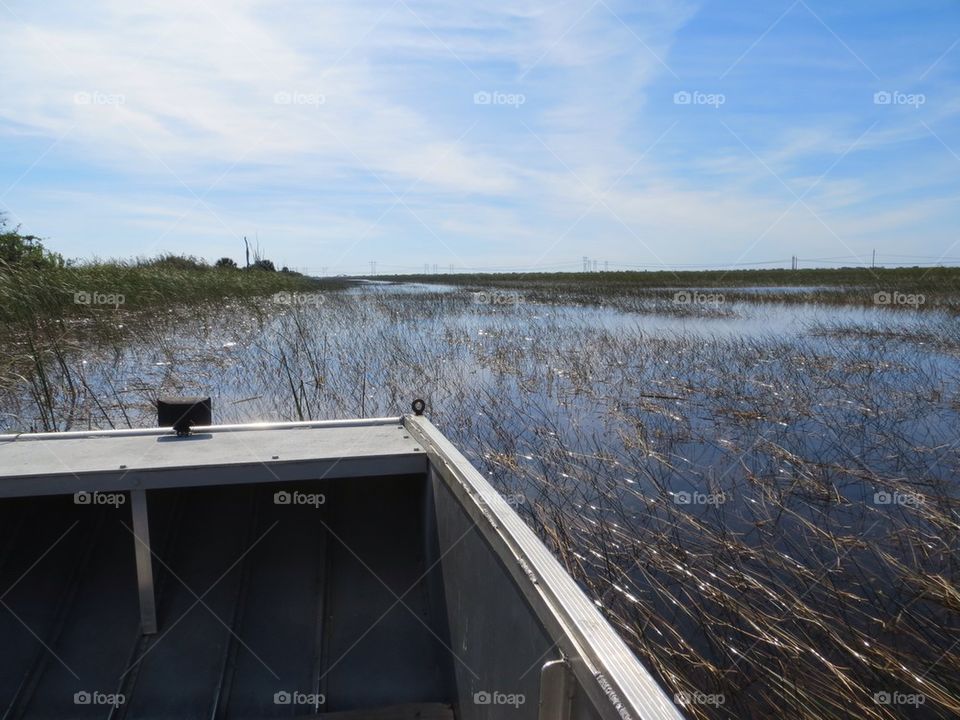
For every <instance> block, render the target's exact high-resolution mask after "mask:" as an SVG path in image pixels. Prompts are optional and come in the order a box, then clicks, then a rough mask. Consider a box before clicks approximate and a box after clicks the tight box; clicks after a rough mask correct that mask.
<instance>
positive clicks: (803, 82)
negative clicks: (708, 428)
mask: <svg viewBox="0 0 960 720" xmlns="http://www.w3.org/2000/svg"><path fill="white" fill-rule="evenodd" d="M0 32H2V34H3V37H4V42H3V43H2V44H0V87H2V88H3V92H2V100H0V210H2V211H5V212H7V213H8V214H9V216H10V219H11V220H12V221H13V222H15V223H21V224H22V226H23V229H24V230H25V231H28V232H31V233H33V234H36V235H40V236H42V237H45V238H47V239H48V243H47V244H48V245H49V246H50V247H52V248H53V249H55V250H58V251H60V252H62V253H63V254H65V255H67V256H69V257H93V256H99V257H129V256H133V255H151V254H155V253H157V252H159V251H171V252H183V253H190V254H196V255H200V256H203V257H206V258H208V259H215V258H217V257H220V256H223V255H229V256H232V257H234V258H235V259H237V260H240V259H241V258H242V247H243V246H242V236H243V235H248V236H250V237H251V238H252V237H254V236H258V237H259V241H260V244H261V246H262V247H263V248H264V250H265V253H266V255H267V256H269V257H272V258H274V259H275V260H276V261H277V262H279V263H281V264H286V265H289V266H291V267H296V268H303V269H307V270H309V271H312V272H318V273H319V272H320V271H321V269H323V268H326V271H327V272H328V273H341V272H342V273H358V272H369V269H370V261H371V260H376V261H377V270H378V272H382V273H386V272H405V271H417V270H422V269H423V267H424V265H425V264H427V265H428V266H429V267H431V268H432V267H433V265H434V264H436V265H437V266H438V269H441V270H446V269H448V268H449V267H450V265H453V266H454V267H455V269H457V270H467V269H495V268H502V269H536V268H542V269H546V270H561V269H571V270H574V269H578V268H580V267H581V266H582V262H581V258H582V257H583V256H589V257H590V258H593V259H596V260H597V261H598V263H599V266H600V267H603V266H604V263H609V267H610V268H611V269H614V268H617V269H619V268H624V267H633V266H643V267H651V268H652V267H658V266H667V267H679V266H688V265H689V266H692V265H704V266H707V265H709V266H718V267H726V266H739V265H747V264H750V263H766V262H773V261H783V264H789V258H790V257H791V256H792V255H797V256H799V257H800V258H801V260H802V265H801V266H803V264H806V265H808V266H809V265H830V264H836V263H840V262H845V261H846V262H850V263H854V262H856V261H857V259H859V260H861V261H864V262H866V261H869V259H870V255H871V253H872V251H873V250H876V252H877V254H878V257H879V258H880V261H881V262H885V263H904V264H914V263H926V262H934V261H936V260H937V259H938V258H941V257H944V258H947V259H949V260H951V261H954V262H956V261H957V258H960V233H958V230H957V229H958V227H960V224H958V220H960V203H958V202H957V200H958V194H960V93H958V88H960V82H958V80H960V73H958V70H960V5H958V4H957V3H956V2H953V1H948V0H943V1H942V2H922V1H920V2H913V3H904V2H882V1H881V2H877V1H873V2H844V3H835V2H825V1H824V0H772V1H771V2H767V3H759V2H750V3H747V2H738V1H734V0H726V1H725V2H719V1H711V2H701V3H694V2H683V3H678V2H667V1H666V0H659V1H657V0H654V1H653V2H646V3H642V4H641V3H629V2H616V1H615V0H585V1H581V0H577V1H576V2H534V1H532V0H531V1H526V0H517V1H515V2H496V1H491V2H486V3H483V6H482V7H458V6H456V5H455V4H453V3H444V2H419V1H415V0H392V1H391V0H388V1H386V2H366V3H360V2H324V3H320V2H307V1H306V0H301V1H298V2H255V1H253V0H190V1H189V2H187V1H185V0H183V1H182V0H164V1H162V2H160V1H155V0H141V1H138V2H136V3H131V2H129V1H128V0H106V1H102V2H97V1H96V0H87V1H86V2H82V3H81V2H61V1H58V0H50V1H49V2H44V3H35V2H26V1H23V0H0ZM955 244H956V245H955ZM820 259H822V260H820Z"/></svg>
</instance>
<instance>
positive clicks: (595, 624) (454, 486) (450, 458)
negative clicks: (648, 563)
mask: <svg viewBox="0 0 960 720" xmlns="http://www.w3.org/2000/svg"><path fill="white" fill-rule="evenodd" d="M404 425H405V427H407V428H408V429H409V430H410V432H411V435H413V436H414V437H415V438H417V439H418V440H419V441H420V443H421V444H422V446H423V448H424V450H426V452H427V456H428V457H429V458H430V464H431V465H432V466H433V468H434V469H435V470H436V471H437V472H438V473H439V474H440V475H441V476H442V477H443V479H444V480H445V481H446V483H447V485H448V487H449V488H450V490H451V491H452V492H453V493H454V494H455V495H456V496H457V497H458V498H459V500H460V501H461V503H462V504H463V506H464V508H465V509H466V510H467V512H468V514H469V515H470V516H471V518H472V520H473V521H474V523H475V524H476V527H477V529H478V530H479V531H480V532H481V534H482V535H483V536H484V537H485V538H486V540H487V541H488V543H489V544H490V546H491V547H492V548H493V550H494V551H495V552H496V553H497V554H498V555H499V556H500V558H501V561H502V562H503V563H504V565H505V566H506V568H507V570H508V572H509V573H510V574H511V576H512V577H513V578H514V581H515V582H516V583H517V585H518V587H520V589H521V591H522V592H523V593H524V595H525V596H526V598H527V600H528V601H529V602H530V604H531V606H532V607H533V608H534V610H535V611H536V613H537V615H538V616H539V618H540V620H541V622H543V623H544V624H545V625H546V626H547V627H548V628H552V629H554V630H555V631H559V632H558V633H557V634H559V636H560V638H561V641H560V642H559V645H560V647H561V648H562V649H563V651H564V652H565V653H566V654H568V655H569V656H570V658H571V659H572V660H573V662H572V663H571V666H572V670H573V672H574V673H575V674H576V675H577V676H578V678H579V680H580V682H581V684H582V686H583V687H584V688H585V689H586V691H587V693H588V694H589V695H591V697H592V699H593V701H594V705H595V707H596V708H597V709H598V711H600V712H601V713H602V714H603V715H604V717H608V718H611V720H629V719H631V718H637V719H642V720H683V715H682V714H681V713H680V711H679V709H678V708H677V706H676V705H674V704H673V702H671V700H670V698H669V696H668V695H667V694H666V693H665V692H664V690H663V688H662V687H660V684H659V683H658V682H657V681H656V680H655V679H654V678H653V676H652V675H651V674H650V672H649V671H648V670H647V669H646V668H645V667H644V666H643V665H642V664H641V663H640V662H639V661H638V660H637V658H636V656H635V655H634V654H633V652H632V651H631V650H630V649H629V648H628V647H627V645H626V643H625V642H624V641H623V639H622V638H621V637H620V636H619V635H618V634H617V633H616V631H615V630H614V629H613V628H612V627H611V626H610V624H609V623H608V622H607V621H606V619H605V618H604V617H603V616H602V615H601V614H600V612H599V611H598V610H597V608H596V607H595V606H594V604H593V603H592V602H591V600H590V599H589V598H588V597H587V595H586V594H585V593H584V592H583V590H581V588H580V586H579V585H577V583H576V582H575V581H574V579H573V578H572V577H571V576H570V574H569V573H568V572H567V571H566V570H565V569H564V568H563V566H562V565H561V564H560V562H559V561H558V560H557V559H556V557H554V555H553V554H552V553H551V552H550V550H549V549H548V548H547V547H546V545H544V544H543V542H542V541H541V540H540V538H539V537H537V535H536V533H534V531H533V530H532V529H531V528H530V526H528V525H527V524H526V523H525V522H524V521H523V519H522V518H521V517H520V516H519V515H518V514H517V513H516V511H515V510H514V509H513V508H511V507H510V506H509V505H508V504H507V502H506V500H504V498H503V497H502V496H501V495H500V494H499V493H498V492H497V491H496V489H494V487H493V486H492V485H491V484H490V483H489V482H487V480H486V478H484V477H483V475H482V474H481V473H480V472H479V471H478V470H477V469H476V468H475V467H474V466H473V464H472V463H470V461H469V460H468V459H467V458H466V457H465V456H464V455H463V454H462V453H461V452H460V451H459V450H458V449H457V448H456V446H454V445H453V443H451V442H450V441H449V440H448V439H447V438H446V437H445V436H444V435H443V433H441V432H440V430H438V429H437V428H436V426H434V425H433V423H431V422H430V421H429V420H427V419H426V418H425V417H417V416H410V415H408V416H405V417H404Z"/></svg>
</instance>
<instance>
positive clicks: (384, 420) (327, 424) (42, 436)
mask: <svg viewBox="0 0 960 720" xmlns="http://www.w3.org/2000/svg"><path fill="white" fill-rule="evenodd" d="M402 424H403V416H399V417H379V418H364V419H355V420H302V421H291V422H266V423H242V424H236V425H198V426H196V427H194V428H192V430H193V431H194V432H195V433H210V434H213V433H224V432H252V431H257V430H297V429H299V428H303V429H309V428H338V427H340V428H345V427H371V426H372V427H379V426H381V425H402ZM172 432H173V428H172V427H158V428H130V429H123V430H70V431H68V432H42V433H7V434H4V435H0V443H4V442H24V441H26V440H71V439H72V440H77V439H78V438H88V437H89V438H95V437H137V436H147V437H149V436H151V435H170V434H171V433H172Z"/></svg>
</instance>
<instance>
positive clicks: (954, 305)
mask: <svg viewBox="0 0 960 720" xmlns="http://www.w3.org/2000/svg"><path fill="white" fill-rule="evenodd" d="M367 279H372V280H379V281H386V282H400V283H425V284H443V285H455V286H458V287H465V288H473V289H487V288H504V289H510V290H517V291H522V292H524V293H526V294H527V296H528V297H534V298H535V297H536V296H537V295H538V293H540V294H543V295H544V296H545V297H546V296H549V297H551V298H553V299H554V300H556V299H557V297H558V296H563V297H564V299H566V300H572V301H578V300H579V301H582V302H597V301H600V300H602V299H603V298H624V297H636V298H642V299H658V298H663V297H667V295H670V294H671V293H677V292H680V293H681V294H682V293H687V294H692V293H695V292H696V291H701V290H706V291H715V290H723V295H724V297H725V300H726V301H728V302H729V301H737V300H739V301H748V302H782V303H824V304H841V305H863V306H871V305H877V306H885V307H890V308H894V307H896V308H902V309H914V310H919V309H941V310H947V311H950V312H954V313H960V267H947V266H933V267H894V268H891V267H876V268H873V267H841V268H808V269H799V270H789V269H756V270H678V271H672V270H649V271H595V272H560V273H449V274H436V275H428V274H416V275H377V276H376V277H368V278H367Z"/></svg>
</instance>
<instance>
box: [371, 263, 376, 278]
mask: <svg viewBox="0 0 960 720" xmlns="http://www.w3.org/2000/svg"><path fill="white" fill-rule="evenodd" d="M370 274H371V275H376V274H377V261H376V260H371V261H370Z"/></svg>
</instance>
